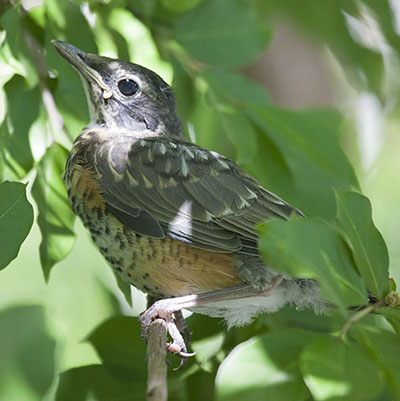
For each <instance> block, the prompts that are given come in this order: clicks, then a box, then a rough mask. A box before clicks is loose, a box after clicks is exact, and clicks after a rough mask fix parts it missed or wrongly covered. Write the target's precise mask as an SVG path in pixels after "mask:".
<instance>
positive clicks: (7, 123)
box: [0, 75, 41, 178]
mask: <svg viewBox="0 0 400 401" xmlns="http://www.w3.org/2000/svg"><path fill="white" fill-rule="evenodd" d="M4 89H5V92H6V95H7V116H6V119H5V120H4V121H3V123H2V124H1V126H0V154H1V157H2V158H3V159H4V161H5V164H6V165H7V166H8V168H9V169H10V170H11V171H12V172H13V175H14V176H15V177H16V178H22V177H24V176H25V175H26V173H28V172H29V170H30V169H31V168H32V166H33V161H34V160H33V156H32V151H31V146H30V143H29V134H30V131H31V129H32V126H33V124H34V123H35V121H36V120H37V119H38V117H39V113H40V107H39V105H40V104H41V97H40V92H39V89H38V88H33V89H29V90H27V88H26V81H25V80H24V79H23V78H22V77H21V76H19V75H15V76H14V77H13V78H12V79H11V80H10V81H8V82H7V84H6V85H5V86H4Z"/></svg>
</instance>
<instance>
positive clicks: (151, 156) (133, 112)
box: [53, 40, 327, 357]
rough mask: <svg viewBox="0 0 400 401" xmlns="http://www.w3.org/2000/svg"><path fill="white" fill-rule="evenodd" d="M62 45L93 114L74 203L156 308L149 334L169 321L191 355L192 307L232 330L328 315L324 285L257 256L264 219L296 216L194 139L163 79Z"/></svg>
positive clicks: (84, 136)
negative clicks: (287, 312) (298, 313)
mask: <svg viewBox="0 0 400 401" xmlns="http://www.w3.org/2000/svg"><path fill="white" fill-rule="evenodd" d="M53 44H54V46H55V48H56V50H57V51H58V52H59V53H60V55H61V56H63V57H64V58H65V59H66V60H67V61H68V62H69V63H71V64H72V66H73V67H74V68H75V69H76V70H77V72H78V73H79V75H80V76H81V78H82V82H83V85H84V87H85V92H86V97H87V101H88V105H89V111H90V123H89V125H88V126H87V127H86V128H85V129H84V130H83V131H82V133H81V134H80V135H79V136H78V138H77V139H76V141H75V143H74V145H73V148H72V150H71V152H70V154H69V156H68V160H67V165H66V171H65V184H66V187H67V192H68V198H69V201H70V204H71V207H72V209H73V211H74V212H75V213H76V214H77V215H78V216H79V217H80V218H81V219H82V221H83V224H84V225H85V226H86V227H87V228H88V229H89V231H90V233H91V236H92V238H93V241H94V242H95V244H96V245H97V246H98V248H99V250H100V252H101V253H102V254H103V256H104V257H105V258H106V259H107V261H108V262H109V263H110V265H111V266H112V267H113V268H114V269H115V270H116V271H117V272H118V273H119V274H120V275H121V276H122V278H123V279H124V280H126V281H128V282H129V283H130V284H132V285H133V286H135V287H136V288H138V289H139V290H142V291H144V292H146V293H147V294H149V296H150V299H151V300H152V301H157V302H155V303H153V304H152V306H151V307H150V308H149V309H148V310H147V311H146V312H145V313H144V314H143V315H142V316H141V324H142V332H143V336H144V338H146V334H147V332H146V330H147V327H148V326H149V324H150V323H151V321H152V320H153V319H155V318H157V317H161V318H164V319H166V320H167V322H168V328H169V333H170V335H171V337H172V339H173V343H172V344H170V346H169V350H170V351H171V352H175V353H177V354H178V355H180V356H183V357H185V356H188V354H187V353H186V346H185V343H184V341H183V339H182V336H181V334H180V333H179V330H180V331H183V323H182V315H181V312H180V311H181V309H183V308H187V309H191V310H194V311H195V312H199V313H203V314H206V315H209V316H215V317H223V318H224V319H225V320H226V322H227V324H228V326H237V325H244V324H248V323H250V322H251V321H252V319H253V317H254V316H256V315H257V314H259V313H262V312H275V311H277V310H278V309H279V308H281V307H282V306H284V305H288V304H294V305H296V306H297V307H298V308H313V309H314V310H315V311H316V312H321V311H324V310H325V309H326V308H327V303H326V302H325V301H324V300H323V299H322V297H321V294H320V291H319V289H318V286H317V284H316V283H315V281H313V280H309V279H301V278H291V277H287V276H285V275H283V274H281V273H279V272H277V271H275V270H273V269H271V268H270V267H269V266H268V265H267V264H266V263H265V262H264V261H263V260H262V258H261V256H260V254H259V252H258V249H257V240H258V235H257V232H256V230H255V228H254V226H255V225H256V224H257V223H259V222H261V221H263V220H265V219H268V218H272V217H278V218H282V219H288V218H289V216H290V215H291V214H292V213H296V214H298V215H300V216H301V215H302V213H301V212H300V211H299V210H298V209H296V208H294V207H293V206H291V205H289V204H288V203H286V202H285V201H283V200H282V199H280V198H279V197H278V196H276V195H274V194H272V193H271V192H269V191H268V190H266V189H265V188H263V187H261V186H260V184H259V183H258V182H257V181H256V180H255V179H254V178H253V177H251V176H249V175H248V174H246V173H245V172H244V171H243V170H242V169H241V168H240V167H239V166H238V165H236V164H235V163H234V162H233V161H231V160H229V159H227V158H226V157H224V156H222V155H220V154H218V153H217V152H213V151H210V150H207V149H204V148H202V147H200V146H197V145H195V144H193V143H190V142H188V141H187V140H186V139H185V137H184V136H183V133H182V123H181V121H180V119H179V117H178V116H177V114H176V108H175V97H174V94H173V91H172V89H171V87H170V86H169V85H168V84H167V83H165V82H164V81H163V80H162V79H161V78H160V77H159V76H158V75H157V74H156V73H154V72H153V71H150V70H148V69H146V68H144V67H142V66H139V65H137V64H133V63H130V62H126V61H121V60H114V59H110V58H107V57H100V56H98V55H95V54H89V53H85V52H83V51H82V50H80V49H78V48H76V47H74V46H72V45H70V44H67V43H65V42H61V41H58V40H54V41H53ZM175 323H176V324H177V325H178V329H179V330H177V327H176V325H175Z"/></svg>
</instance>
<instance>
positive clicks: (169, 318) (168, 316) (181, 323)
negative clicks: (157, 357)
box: [139, 298, 195, 369]
mask: <svg viewBox="0 0 400 401" xmlns="http://www.w3.org/2000/svg"><path fill="white" fill-rule="evenodd" d="M156 319H163V320H164V321H165V322H166V324H167V331H168V334H169V336H170V337H171V340H172V342H167V344H166V346H167V350H168V351H169V352H171V353H172V354H175V355H177V356H179V357H180V358H182V359H181V362H180V364H179V366H178V369H180V368H182V367H183V366H184V365H185V363H186V361H187V359H188V358H190V357H192V356H194V355H195V353H190V352H187V347H186V343H185V340H184V339H183V336H182V333H181V331H180V330H182V332H183V334H184V335H185V338H186V341H187V342H188V343H189V342H190V333H189V331H188V329H187V326H186V323H185V320H184V318H183V316H182V312H181V310H180V309H178V307H177V305H176V303H174V299H173V298H172V299H161V300H159V301H157V302H155V303H154V304H153V305H151V306H150V308H148V309H147V310H146V311H144V312H143V313H142V314H141V315H140V316H139V323H140V326H141V335H142V338H143V339H144V341H146V342H147V338H148V330H149V327H150V325H151V323H152V322H153V321H154V320H156Z"/></svg>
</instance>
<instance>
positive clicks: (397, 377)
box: [356, 327, 400, 401]
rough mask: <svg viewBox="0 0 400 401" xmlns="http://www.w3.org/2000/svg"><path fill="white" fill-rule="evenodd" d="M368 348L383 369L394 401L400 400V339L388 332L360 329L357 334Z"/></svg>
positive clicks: (378, 365)
mask: <svg viewBox="0 0 400 401" xmlns="http://www.w3.org/2000/svg"><path fill="white" fill-rule="evenodd" d="M356 334H357V338H360V341H362V342H363V343H364V344H365V345H366V346H368V347H369V348H370V349H371V350H372V355H373V356H374V358H375V359H376V360H377V365H376V366H377V367H379V368H380V369H383V371H384V372H385V375H386V382H387V384H388V386H389V389H390V392H391V393H392V398H391V400H392V401H399V400H400V358H399V355H400V337H399V336H398V335H396V334H393V333H389V332H387V331H383V330H380V331H377V330H376V329H372V328H371V329H370V328H367V327H362V328H359V329H358V330H357V332H356Z"/></svg>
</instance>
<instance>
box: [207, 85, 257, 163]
mask: <svg viewBox="0 0 400 401" xmlns="http://www.w3.org/2000/svg"><path fill="white" fill-rule="evenodd" d="M207 100H208V103H209V104H210V106H211V107H210V108H211V109H213V110H215V111H216V115H217V116H218V118H219V119H220V121H221V126H222V127H223V130H224V132H225V135H226V137H227V138H229V139H230V140H231V142H232V143H233V144H234V145H235V147H236V149H237V158H236V159H237V162H238V163H249V162H250V161H251V160H252V159H253V158H254V155H255V154H256V152H257V145H256V143H257V132H256V130H255V129H254V127H253V125H252V124H251V122H250V121H249V120H248V118H247V116H246V115H245V114H244V113H243V111H242V110H239V109H237V108H236V107H235V106H233V105H231V104H229V103H228V104H227V103H225V102H224V100H223V99H221V97H220V96H218V94H217V93H216V92H214V91H213V90H212V89H211V88H210V89H209V91H208V92H207Z"/></svg>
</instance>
